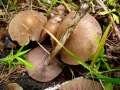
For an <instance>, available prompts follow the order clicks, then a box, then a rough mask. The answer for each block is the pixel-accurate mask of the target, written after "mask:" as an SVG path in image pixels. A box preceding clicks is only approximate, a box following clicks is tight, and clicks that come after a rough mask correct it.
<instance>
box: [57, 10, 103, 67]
mask: <svg viewBox="0 0 120 90" xmlns="http://www.w3.org/2000/svg"><path fill="white" fill-rule="evenodd" d="M72 13H73V14H72ZM73 16H74V12H70V13H69V14H68V15H67V16H66V17H65V19H64V20H63V22H62V23H61V25H60V27H59V30H58V31H57V34H56V38H58V40H59V39H60V38H61V35H62V34H63V33H64V32H65V31H66V30H67V28H68V27H69V25H70V23H72V22H73V21H72V17H73ZM101 35H102V31H101V27H100V25H99V23H98V22H97V21H96V19H95V18H94V17H93V16H91V15H90V14H88V13H87V14H86V15H85V16H83V17H82V18H81V20H80V21H79V23H78V24H77V25H76V28H75V30H74V31H73V33H72V34H71V36H70V37H69V39H68V40H67V41H66V43H65V47H66V48H67V49H69V50H70V51H71V52H73V53H75V54H76V55H78V56H80V58H81V59H82V60H83V61H88V58H90V57H91V56H92V55H93V54H94V53H95V52H96V50H97V47H98V41H99V39H100V38H101ZM97 39H98V41H97ZM60 55H61V59H62V60H63V61H64V62H65V63H67V64H71V65H77V64H78V63H76V62H75V61H74V60H72V59H71V58H70V57H69V56H67V55H66V53H65V51H64V50H63V49H62V50H61V51H60Z"/></svg>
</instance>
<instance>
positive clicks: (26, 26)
mask: <svg viewBox="0 0 120 90" xmlns="http://www.w3.org/2000/svg"><path fill="white" fill-rule="evenodd" d="M46 22H47V19H46V17H45V16H44V15H43V13H40V12H37V11H33V10H26V11H21V12H19V13H18V14H17V15H16V16H15V17H14V18H13V19H12V20H11V22H10V24H9V29H8V31H9V34H10V37H11V38H12V40H15V41H17V42H18V43H19V44H20V45H21V46H24V45H27V44H28V43H29V42H30V40H32V41H39V39H40V40H42V39H43V37H40V35H41V33H42V30H43V27H44V25H45V24H46Z"/></svg>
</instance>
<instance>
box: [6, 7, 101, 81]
mask: <svg viewBox="0 0 120 90" xmlns="http://www.w3.org/2000/svg"><path fill="white" fill-rule="evenodd" d="M56 12H58V13H59V14H54V15H51V18H49V19H48V20H47V17H46V16H44V14H43V13H42V12H37V11H34V10H26V11H21V12H19V13H18V14H17V15H16V16H15V17H14V18H13V19H12V20H11V22H10V24H9V30H8V31H9V34H10V37H11V39H12V40H15V41H17V42H18V44H19V45H21V46H24V45H27V44H28V43H29V42H30V40H32V41H44V40H45V39H46V36H47V35H48V34H47V33H46V31H45V29H46V30H48V31H49V32H50V33H52V34H53V35H54V36H55V37H56V38H57V39H58V40H60V39H61V36H63V35H64V34H65V32H66V30H68V28H69V27H70V26H71V24H72V23H74V17H75V15H76V13H78V12H76V11H71V12H69V13H68V14H67V15H66V14H64V13H65V8H64V7H63V6H59V7H57V10H56ZM101 34H102V31H101V27H100V25H99V23H98V22H97V21H96V19H95V18H94V17H93V16H91V15H90V14H89V13H86V14H85V15H84V16H83V17H82V18H81V19H80V21H79V22H78V23H77V24H76V26H75V29H74V30H73V31H72V33H71V35H70V37H69V38H68V40H67V41H66V42H65V47H66V48H67V49H69V50H70V51H71V52H73V53H75V54H76V55H78V56H80V58H82V60H84V62H85V61H88V60H89V58H90V57H91V56H92V55H93V54H94V53H95V52H96V50H97V47H98V41H99V39H100V38H101ZM51 42H52V43H53V45H52V49H50V50H49V48H47V50H48V51H50V52H49V53H48V52H46V51H45V50H44V49H43V48H41V47H36V48H35V49H33V50H31V51H30V52H29V53H28V54H27V55H26V57H27V60H28V61H29V62H30V63H31V64H32V65H33V67H32V68H27V72H28V74H29V76H30V77H32V78H33V79H35V80H37V81H40V82H48V81H51V80H53V79H54V78H55V77H57V76H58V75H59V74H60V73H61V72H62V68H61V66H60V63H59V60H58V59H57V58H56V56H55V57H54V58H52V59H51V57H50V56H51V52H52V51H53V50H54V48H55V47H56V46H57V43H55V42H54V40H51ZM48 46H49V45H48ZM58 53H59V55H60V56H61V60H62V61H63V62H65V63H67V64H71V65H77V63H76V62H75V61H74V60H72V59H71V58H70V57H69V56H67V55H66V54H65V51H64V49H61V50H60V51H59V52H58ZM51 61H52V62H51Z"/></svg>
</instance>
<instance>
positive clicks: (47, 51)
mask: <svg viewBox="0 0 120 90" xmlns="http://www.w3.org/2000/svg"><path fill="white" fill-rule="evenodd" d="M36 42H37V44H38V45H39V46H40V47H41V48H42V49H43V50H44V51H45V52H46V53H47V54H48V55H50V52H49V51H48V50H47V49H46V48H44V47H43V46H42V45H41V44H40V43H39V42H38V41H36Z"/></svg>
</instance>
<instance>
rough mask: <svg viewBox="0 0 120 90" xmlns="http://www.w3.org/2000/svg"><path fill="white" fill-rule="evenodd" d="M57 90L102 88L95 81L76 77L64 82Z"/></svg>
mask: <svg viewBox="0 0 120 90" xmlns="http://www.w3.org/2000/svg"><path fill="white" fill-rule="evenodd" d="M59 90H103V88H102V85H101V84H100V83H99V82H97V81H94V80H89V79H85V78H77V79H73V80H71V81H66V82H64V83H63V84H62V85H61V87H60V88H59Z"/></svg>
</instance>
